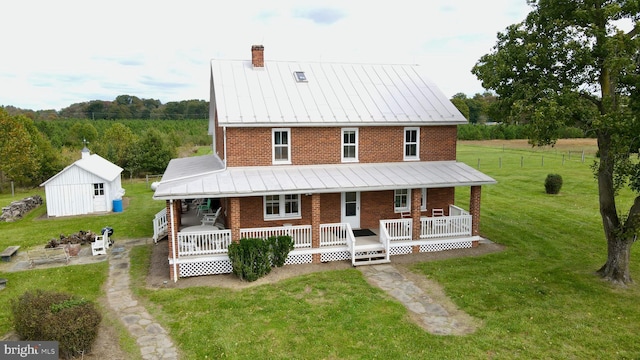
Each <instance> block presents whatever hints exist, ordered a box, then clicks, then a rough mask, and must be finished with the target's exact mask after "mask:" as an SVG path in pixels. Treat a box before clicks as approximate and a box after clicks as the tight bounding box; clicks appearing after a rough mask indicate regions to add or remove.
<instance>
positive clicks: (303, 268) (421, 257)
mask: <svg viewBox="0 0 640 360" xmlns="http://www.w3.org/2000/svg"><path fill="white" fill-rule="evenodd" d="M503 249H504V247H503V246H502V245H499V244H495V243H493V242H481V243H480V245H479V246H478V247H475V248H470V249H454V250H447V251H437V252H428V253H418V254H408V255H398V256H393V257H392V258H391V263H392V264H393V265H394V266H397V267H398V268H402V269H404V270H403V271H405V272H410V270H408V266H409V265H410V264H414V263H417V262H425V261H436V260H442V259H449V258H455V257H462V256H479V255H483V254H488V253H493V252H498V251H502V250H503ZM168 256H169V250H168V246H167V242H166V240H165V241H161V242H159V243H158V244H156V245H153V251H152V255H151V266H150V269H149V274H148V275H147V286H148V287H151V288H186V287H191V286H215V287H224V288H229V289H244V288H248V287H252V286H259V285H263V284H272V283H276V282H278V281H281V280H284V279H288V278H292V277H295V276H300V275H304V274H311V273H315V272H320V271H330V270H342V269H350V268H352V266H351V262H350V261H332V262H328V263H324V264H301V265H287V266H283V267H280V268H274V269H272V270H271V272H270V273H269V274H268V275H267V276H265V277H263V278H260V279H258V280H256V281H253V282H246V281H242V280H240V279H238V277H237V276H235V275H233V274H224V275H209V276H194V277H188V278H180V279H179V280H178V282H174V281H173V280H172V279H170V278H169V262H168V261H167V259H168ZM427 284H428V282H424V283H423V285H424V286H427ZM438 286H439V285H438ZM423 290H425V291H426V290H428V289H423ZM429 292H430V293H431V291H430V290H429Z"/></svg>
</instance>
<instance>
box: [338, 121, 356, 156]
mask: <svg viewBox="0 0 640 360" xmlns="http://www.w3.org/2000/svg"><path fill="white" fill-rule="evenodd" d="M347 132H349V133H351V132H353V133H355V142H354V143H353V144H352V143H345V141H344V136H345V133H347ZM358 135H359V134H358V128H344V129H342V131H341V133H340V143H341V146H340V158H341V159H342V162H358V137H359V136H358ZM347 146H350V147H351V146H353V147H354V150H355V156H354V157H345V156H344V150H345V147H347Z"/></svg>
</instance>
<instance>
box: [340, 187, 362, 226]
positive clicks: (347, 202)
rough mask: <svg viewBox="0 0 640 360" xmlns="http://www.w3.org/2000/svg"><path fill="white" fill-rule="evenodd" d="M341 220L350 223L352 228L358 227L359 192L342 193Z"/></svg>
mask: <svg viewBox="0 0 640 360" xmlns="http://www.w3.org/2000/svg"><path fill="white" fill-rule="evenodd" d="M341 215H342V222H343V223H348V224H350V225H351V228H352V229H360V193H359V192H343V193H342V210H341Z"/></svg>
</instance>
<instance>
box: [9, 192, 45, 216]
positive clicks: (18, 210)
mask: <svg viewBox="0 0 640 360" xmlns="http://www.w3.org/2000/svg"><path fill="white" fill-rule="evenodd" d="M42 203H43V201H42V197H41V196H40V195H33V196H31V197H27V198H24V199H22V200H18V201H13V202H11V204H9V206H7V207H3V208H2V215H0V221H6V222H12V221H16V220H19V219H22V217H23V216H24V215H25V214H26V213H28V212H29V211H31V210H33V209H35V208H37V207H38V206H40V205H42Z"/></svg>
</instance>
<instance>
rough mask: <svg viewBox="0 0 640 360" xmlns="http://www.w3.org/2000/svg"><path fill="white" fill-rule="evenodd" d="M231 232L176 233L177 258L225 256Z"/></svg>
mask: <svg viewBox="0 0 640 360" xmlns="http://www.w3.org/2000/svg"><path fill="white" fill-rule="evenodd" d="M229 244H231V230H214V231H198V232H179V233H178V256H189V255H213V254H225V253H227V248H228V247H229Z"/></svg>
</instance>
